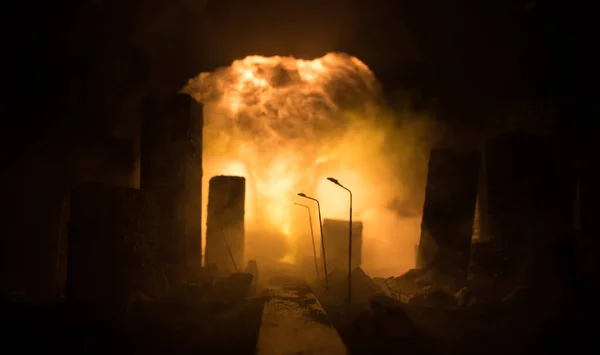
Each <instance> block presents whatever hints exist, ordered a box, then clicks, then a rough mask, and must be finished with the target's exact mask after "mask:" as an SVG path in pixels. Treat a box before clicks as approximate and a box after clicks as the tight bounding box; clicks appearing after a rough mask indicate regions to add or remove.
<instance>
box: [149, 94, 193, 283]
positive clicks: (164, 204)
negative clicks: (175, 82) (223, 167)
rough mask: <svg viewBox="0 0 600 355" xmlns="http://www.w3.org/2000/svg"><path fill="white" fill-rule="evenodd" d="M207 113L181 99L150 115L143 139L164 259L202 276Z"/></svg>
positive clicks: (189, 101)
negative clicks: (204, 153) (204, 130)
mask: <svg viewBox="0 0 600 355" xmlns="http://www.w3.org/2000/svg"><path fill="white" fill-rule="evenodd" d="M202 110H203V106H202V105H201V104H199V103H198V102H196V101H195V100H194V99H193V98H192V97H191V96H189V95H183V94H178V95H175V96H173V97H171V98H170V99H169V100H168V101H167V102H166V104H165V105H164V107H162V109H158V110H157V112H148V114H147V116H146V117H145V120H144V122H143V125H142V140H141V173H140V186H141V188H142V189H143V190H147V191H149V192H150V193H151V194H152V195H153V196H154V198H155V199H156V200H157V204H158V208H159V209H160V213H159V216H160V219H159V225H160V226H159V235H160V245H161V250H162V252H161V255H160V256H159V257H160V258H161V259H163V260H164V262H166V263H170V264H173V265H177V266H187V267H188V268H190V269H191V270H195V271H197V272H199V271H200V268H201V265H202V258H201V255H202V244H201V238H202V232H201V213H202V205H201V201H202V125H203V115H202ZM149 111H150V110H149ZM192 272H193V271H192Z"/></svg>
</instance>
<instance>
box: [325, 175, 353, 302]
mask: <svg viewBox="0 0 600 355" xmlns="http://www.w3.org/2000/svg"><path fill="white" fill-rule="evenodd" d="M327 180H329V181H331V182H333V183H334V184H336V185H337V186H339V187H341V188H342V189H344V190H346V191H348V193H349V194H350V219H349V222H348V303H352V191H350V190H349V189H348V188H347V187H345V186H344V185H342V184H340V182H339V181H337V179H334V178H332V177H328V178H327Z"/></svg>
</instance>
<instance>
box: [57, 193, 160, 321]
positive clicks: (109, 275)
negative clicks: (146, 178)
mask: <svg viewBox="0 0 600 355" xmlns="http://www.w3.org/2000/svg"><path fill="white" fill-rule="evenodd" d="M70 205H71V206H70V207H71V210H70V221H69V235H68V238H69V249H68V270H67V285H66V299H67V302H68V304H69V305H71V306H75V307H84V308H85V309H86V310H89V311H91V312H93V313H95V314H97V315H99V316H102V317H107V318H111V317H120V316H122V315H124V313H125V312H126V310H127V306H128V303H129V298H130V295H131V292H133V291H136V290H139V291H143V292H147V290H146V289H144V286H145V285H141V284H139V282H140V279H141V275H142V274H144V272H143V270H146V271H147V272H146V273H145V274H150V273H151V270H150V269H149V268H151V266H152V264H153V263H154V262H155V260H156V252H157V251H158V249H159V248H158V244H157V238H156V235H157V234H156V232H157V229H156V225H155V221H156V216H157V215H156V209H155V204H154V201H153V200H152V198H151V195H150V194H148V193H146V192H144V191H141V190H136V189H130V188H123V187H116V186H110V185H105V184H99V183H88V184H83V185H81V186H79V187H77V188H76V189H74V190H73V191H72V192H71V204H70ZM135 282H137V284H136V283H135Z"/></svg>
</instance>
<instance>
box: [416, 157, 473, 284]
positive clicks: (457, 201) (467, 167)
mask: <svg viewBox="0 0 600 355" xmlns="http://www.w3.org/2000/svg"><path fill="white" fill-rule="evenodd" d="M479 167H480V155H479V154H478V153H477V152H458V151H452V150H447V149H434V150H432V151H431V154H430V157H429V173H428V176H427V187H426V191H425V205H424V206H423V220H422V224H421V242H420V244H419V250H420V252H419V260H418V263H419V265H418V266H419V267H420V268H424V269H430V268H434V269H438V270H439V271H440V272H441V273H451V274H452V275H453V276H455V277H458V278H463V281H464V279H465V278H466V276H467V269H468V265H469V258H470V250H471V237H472V235H473V219H474V216H475V204H476V199H477V190H478V177H479Z"/></svg>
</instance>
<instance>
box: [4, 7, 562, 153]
mask: <svg viewBox="0 0 600 355" xmlns="http://www.w3.org/2000/svg"><path fill="white" fill-rule="evenodd" d="M35 4H36V5H35V6H33V5H31V4H29V3H27V2H19V3H18V6H19V7H20V8H19V9H17V8H14V10H12V11H8V12H5V13H4V16H6V17H7V18H6V21H3V26H4V27H5V29H4V30H3V31H2V32H3V36H4V37H5V38H4V41H3V43H4V48H5V51H4V53H7V54H6V55H5V58H6V59H7V61H8V65H6V64H5V68H7V80H6V82H5V88H7V89H8V90H9V94H8V95H7V96H5V99H7V101H8V103H9V104H8V105H3V106H4V107H3V110H6V114H3V116H4V117H7V118H8V119H5V120H3V123H2V126H3V132H2V133H3V136H4V137H5V139H4V140H3V144H7V143H10V142H11V141H12V140H14V139H17V138H15V137H19V138H21V137H30V138H29V139H31V141H32V144H31V146H32V149H33V148H34V146H39V147H42V146H43V144H45V142H46V140H47V139H51V137H58V136H61V135H63V136H65V137H67V136H69V137H72V136H77V137H80V138H81V137H87V136H86V134H87V133H85V132H88V133H89V132H98V131H103V130H104V131H106V130H109V131H110V130H113V131H114V130H115V129H116V128H114V127H116V126H119V125H121V124H122V123H120V121H124V120H126V119H125V118H124V117H130V116H132V115H133V114H131V112H133V111H135V110H138V111H139V108H138V106H140V103H141V102H144V100H145V99H152V98H156V97H162V96H164V95H168V94H169V93H170V92H172V91H174V90H176V89H177V88H179V87H180V86H181V85H183V83H185V81H186V80H187V79H188V78H189V77H191V76H193V75H195V74H197V73H199V72H201V71H207V70H212V69H214V68H215V67H218V66H222V65H227V64H229V63H230V62H231V61H232V60H234V59H236V58H240V57H244V56H245V55H248V54H263V55H275V54H279V55H295V56H299V57H316V56H321V55H323V54H325V53H326V52H330V51H344V52H348V53H350V54H353V55H355V56H357V57H359V58H360V59H361V60H362V61H364V62H365V63H366V64H367V65H368V66H369V67H370V68H371V69H372V70H373V71H374V72H375V74H376V76H377V77H378V78H379V79H380V80H381V81H382V83H383V84H384V86H385V88H386V89H387V90H388V91H393V90H395V89H399V88H412V89H417V90H419V91H420V92H422V93H423V95H425V96H427V97H432V98H435V99H437V100H438V101H439V102H441V104H442V105H443V107H444V112H445V114H444V115H442V116H443V117H444V118H443V119H446V120H450V121H452V120H454V121H464V122H469V121H473V120H477V119H480V118H481V117H482V116H485V112H487V111H486V110H488V111H489V108H490V107H494V106H498V105H502V103H503V102H505V101H506V100H515V99H518V100H530V101H536V100H537V101H539V100H542V99H543V100H556V99H557V98H559V97H564V94H565V91H566V89H565V88H568V87H569V85H568V84H565V83H567V82H568V80H569V79H570V72H569V70H568V68H569V63H570V60H571V59H572V58H571V57H572V55H571V57H570V56H569V55H570V53H571V51H569V45H570V43H571V41H570V37H569V35H568V34H567V33H566V32H565V26H564V25H563V19H562V18H561V17H560V16H559V15H560V11H557V10H556V9H553V8H551V7H550V6H549V5H548V4H547V3H546V2H543V1H533V2H529V1H516V0H508V1H507V0H504V1H500V0H489V1H476V0H459V1H452V2H449V1H442V0H421V1H383V0H371V1H366V0H305V1H275V0H260V1H256V0H255V1H250V0H246V1H244V0H228V1H212V0H207V1H206V0H204V1H203V0H170V1H166V0H163V1H160V0H143V1H142V0H130V1H118V0H104V1H103V0H86V1H81V0H80V1H75V0H63V1H54V2H45V3H44V2H36V3H35ZM573 46H574V45H573ZM565 68H567V69H565ZM113 121H114V122H113ZM107 122H109V123H107ZM107 126H109V127H108V128H106V127H107ZM111 127H112V128H111ZM57 132H59V133H60V134H59V133H57ZM82 132H84V133H82ZM69 139H71V138H69ZM83 139H88V138H83ZM63 140H64V139H63Z"/></svg>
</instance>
